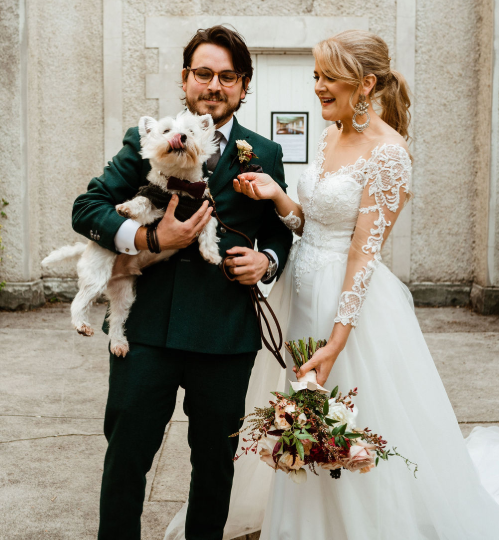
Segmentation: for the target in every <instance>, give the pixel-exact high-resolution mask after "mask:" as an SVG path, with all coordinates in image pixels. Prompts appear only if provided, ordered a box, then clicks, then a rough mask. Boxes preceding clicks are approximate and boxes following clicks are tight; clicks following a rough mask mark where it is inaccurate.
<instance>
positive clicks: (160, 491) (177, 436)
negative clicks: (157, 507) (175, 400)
mask: <svg viewBox="0 0 499 540" xmlns="http://www.w3.org/2000/svg"><path fill="white" fill-rule="evenodd" d="M187 429H188V422H172V423H171V424H170V427H169V430H168V432H167V435H166V442H165V444H163V447H162V449H161V454H160V458H159V463H158V468H157V471H156V475H155V477H154V481H153V485H152V490H151V495H150V497H149V500H151V501H176V502H185V501H186V500H187V497H188V496H189V483H190V479H191V462H190V448H189V445H188V444H187Z"/></svg>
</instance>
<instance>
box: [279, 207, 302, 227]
mask: <svg viewBox="0 0 499 540" xmlns="http://www.w3.org/2000/svg"><path fill="white" fill-rule="evenodd" d="M276 214H277V216H278V218H279V219H280V220H281V221H282V222H283V223H284V225H286V227H287V228H288V229H289V230H290V231H297V230H298V229H299V228H300V227H301V218H300V217H299V216H295V214H294V211H293V210H291V212H290V213H289V214H288V215H287V216H284V217H283V216H281V214H279V212H278V211H277V210H276Z"/></svg>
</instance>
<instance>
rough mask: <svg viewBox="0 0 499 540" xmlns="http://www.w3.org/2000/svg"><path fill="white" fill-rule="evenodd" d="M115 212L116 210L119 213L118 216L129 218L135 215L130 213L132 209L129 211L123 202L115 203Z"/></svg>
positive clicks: (133, 217)
mask: <svg viewBox="0 0 499 540" xmlns="http://www.w3.org/2000/svg"><path fill="white" fill-rule="evenodd" d="M116 212H118V214H119V215H120V216H123V217H126V218H129V219H135V216H134V215H133V214H132V211H131V210H130V208H129V207H128V206H127V205H126V203H123V204H117V205H116Z"/></svg>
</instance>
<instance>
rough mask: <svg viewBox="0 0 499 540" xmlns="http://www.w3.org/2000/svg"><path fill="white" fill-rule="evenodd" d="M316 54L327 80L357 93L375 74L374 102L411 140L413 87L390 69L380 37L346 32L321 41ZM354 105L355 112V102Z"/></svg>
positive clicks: (372, 97)
mask: <svg viewBox="0 0 499 540" xmlns="http://www.w3.org/2000/svg"><path fill="white" fill-rule="evenodd" d="M313 52H314V57H315V59H316V60H317V63H318V64H319V67H320V68H321V70H322V72H323V73H324V75H325V76H326V77H328V78H330V79H338V80H341V81H345V82H347V83H349V84H351V85H353V86H354V87H355V90H356V89H357V88H358V87H359V86H360V84H361V83H362V80H363V78H364V77H365V76H366V75H370V74H373V75H375V76H376V83H375V85H374V88H373V89H372V90H371V93H370V98H371V101H372V102H373V103H378V104H379V105H380V106H381V114H380V117H381V119H382V120H383V121H384V122H386V123H387V124H388V125H389V126H391V127H392V128H393V129H395V130H396V131H398V132H399V133H400V134H401V135H402V136H403V137H404V139H408V138H409V132H408V128H409V122H410V119H411V115H410V113H409V107H410V105H411V100H410V98H409V87H408V85H407V82H406V81H405V79H404V77H403V75H402V74H400V73H399V72H398V71H394V70H392V69H391V68H390V60H391V58H390V55H389V52H388V46H387V44H386V43H385V42H384V41H383V40H382V39H381V38H380V37H379V36H377V35H376V34H373V33H371V32H366V31H365V30H346V31H345V32H341V33H340V34H336V35H335V36H333V37H331V38H329V39H325V40H324V41H321V42H320V43H318V44H317V45H316V46H315V47H314V51H313ZM355 90H354V92H353V93H352V96H353V94H354V93H355ZM350 104H351V106H352V109H353V103H352V100H351V99H350Z"/></svg>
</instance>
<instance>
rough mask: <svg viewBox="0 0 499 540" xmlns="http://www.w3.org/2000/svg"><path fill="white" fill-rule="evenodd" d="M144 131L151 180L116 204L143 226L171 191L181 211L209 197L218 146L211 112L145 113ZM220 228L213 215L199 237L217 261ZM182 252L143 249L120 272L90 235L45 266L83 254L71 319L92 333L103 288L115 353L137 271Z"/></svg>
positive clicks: (119, 352)
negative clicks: (207, 166)
mask: <svg viewBox="0 0 499 540" xmlns="http://www.w3.org/2000/svg"><path fill="white" fill-rule="evenodd" d="M139 133H140V136H141V139H140V144H141V147H142V149H141V155H142V157H143V158H144V159H149V161H150V164H151V171H150V172H149V174H148V176H147V180H148V181H149V185H146V186H144V187H142V188H141V189H140V190H139V194H138V195H137V196H136V197H135V198H133V199H132V200H130V201H127V202H125V203H123V204H119V205H117V206H116V211H117V212H118V213H119V214H120V215H122V216H125V217H128V218H131V219H134V220H136V221H138V222H139V223H140V224H141V225H149V224H151V223H153V222H155V221H157V220H159V219H161V218H162V217H163V215H164V213H165V207H166V205H167V202H168V200H169V199H170V198H171V195H170V196H168V195H166V194H168V193H169V194H173V193H177V194H178V195H179V197H180V199H179V204H178V206H177V210H181V209H182V202H183V201H185V202H186V203H187V202H188V201H189V200H191V201H193V200H194V195H191V193H193V192H194V193H195V194H196V197H197V198H198V199H199V198H200V197H202V198H206V197H208V196H209V190H208V185H207V179H206V178H205V179H204V178H203V163H204V162H205V161H206V160H207V159H208V158H209V157H210V156H211V155H212V154H213V153H214V152H215V151H216V146H215V143H214V142H213V139H214V134H215V127H214V125H213V119H212V118H211V116H210V115H209V114H206V115H204V116H196V115H193V114H192V113H190V112H189V111H183V112H181V113H179V114H178V115H177V117H176V118H172V117H166V118H163V119H162V120H159V121H156V120H155V119H154V118H150V117H147V116H144V117H142V118H141V119H140V122H139ZM185 182H187V183H185ZM183 188H185V189H188V190H189V192H188V191H184V189H183ZM193 190H194V191H193ZM158 192H159V195H161V194H162V195H163V198H165V196H166V199H167V200H166V201H165V204H164V205H160V206H163V207H162V208H158V207H156V206H155V205H154V204H153V203H152V202H151V200H150V199H149V198H147V195H151V194H152V196H153V197H152V198H153V200H155V201H156V202H157V201H158V197H154V195H158ZM142 194H144V195H145V196H144V195H142ZM160 198H161V197H160ZM186 198H188V199H186ZM177 210H176V212H175V213H176V214H177ZM180 213H181V212H180ZM191 213H193V211H192V210H191ZM216 232H217V220H216V218H214V217H212V218H211V219H210V221H209V222H208V224H207V225H206V226H205V228H204V229H203V230H202V232H201V234H200V235H199V238H198V240H199V251H200V253H201V255H202V257H203V258H204V259H205V260H207V261H208V262H210V263H212V264H220V263H221V262H222V258H221V256H220V254H219V252H218V246H217V242H218V241H219V238H217V235H216ZM177 251H178V250H173V249H171V250H165V251H162V252H161V253H151V252H150V251H141V252H140V253H139V254H137V255H127V256H126V259H125V261H126V262H125V264H124V265H120V270H119V272H120V273H119V274H118V273H117V272H116V271H115V272H114V273H113V267H114V263H115V260H116V257H117V254H116V253H113V252H112V251H109V250H107V249H104V248H102V247H101V246H99V245H98V244H97V243H95V242H93V241H92V240H90V241H89V242H88V244H83V243H81V242H78V243H77V244H75V245H74V246H64V247H62V248H60V249H58V250H56V251H53V252H52V253H50V255H48V256H47V257H46V258H45V259H44V260H43V261H42V266H47V265H49V264H52V263H54V262H57V261H62V260H64V259H67V258H70V257H77V256H80V255H81V258H80V260H79V261H78V265H77V272H78V287H79V291H78V294H77V295H76V297H75V299H74V300H73V303H72V304H71V320H72V323H73V325H74V326H75V328H76V330H77V331H78V332H79V333H80V334H82V335H84V336H92V335H93V333H94V331H93V329H92V328H91V326H90V324H89V322H88V315H89V309H90V305H91V303H92V301H94V300H95V299H97V297H99V296H100V295H101V294H103V293H104V294H105V295H106V296H107V298H108V299H109V338H110V340H111V352H113V353H114V354H115V355H116V356H125V355H126V353H127V352H128V341H127V339H126V337H125V329H124V324H125V321H126V320H127V318H128V314H129V312H130V308H131V307H132V304H133V302H134V300H135V290H134V285H135V280H136V276H139V275H141V269H142V268H145V267H146V266H150V265H151V264H154V263H156V262H159V261H162V260H165V259H168V258H170V257H171V256H172V255H173V254H175V253H176V252H177Z"/></svg>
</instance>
